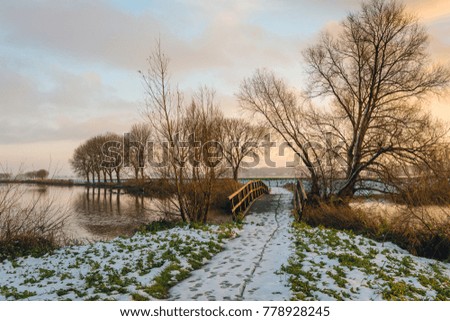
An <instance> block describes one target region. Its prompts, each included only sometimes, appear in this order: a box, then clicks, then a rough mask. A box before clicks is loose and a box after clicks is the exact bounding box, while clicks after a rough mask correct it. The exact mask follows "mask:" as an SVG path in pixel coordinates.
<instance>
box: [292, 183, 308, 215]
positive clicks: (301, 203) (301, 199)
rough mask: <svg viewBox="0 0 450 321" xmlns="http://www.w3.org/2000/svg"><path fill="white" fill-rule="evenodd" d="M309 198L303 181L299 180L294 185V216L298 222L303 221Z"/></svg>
mask: <svg viewBox="0 0 450 321" xmlns="http://www.w3.org/2000/svg"><path fill="white" fill-rule="evenodd" d="M307 200H308V197H307V195H306V191H305V187H304V186H303V183H302V181H301V180H299V179H297V181H296V182H295V185H294V215H295V219H296V220H297V221H300V220H301V219H302V215H303V209H304V208H305V204H306V201H307Z"/></svg>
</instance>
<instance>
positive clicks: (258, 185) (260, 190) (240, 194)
mask: <svg viewBox="0 0 450 321" xmlns="http://www.w3.org/2000/svg"><path fill="white" fill-rule="evenodd" d="M293 187H294V188H293V193H294V216H295V219H296V220H300V219H301V217H302V212H303V208H304V206H305V203H306V200H307V196H306V192H305V188H304V187H303V184H302V182H301V181H300V180H299V179H297V180H296V182H295V184H294V186H293ZM264 194H269V187H268V186H267V185H266V184H264V183H263V181H262V180H252V181H249V182H248V183H247V184H245V185H244V186H242V187H241V188H240V189H238V190H237V191H236V192H234V193H233V194H231V195H230V196H228V199H229V200H230V202H231V214H232V215H233V220H236V218H238V216H242V217H243V216H245V214H247V212H248V210H249V209H250V207H251V206H252V205H253V203H254V202H255V201H256V200H257V199H258V198H259V197H261V196H262V195H264Z"/></svg>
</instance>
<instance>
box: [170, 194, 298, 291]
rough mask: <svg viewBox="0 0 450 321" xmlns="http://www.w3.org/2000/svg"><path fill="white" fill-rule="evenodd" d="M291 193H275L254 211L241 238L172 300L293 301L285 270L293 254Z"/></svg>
mask: <svg viewBox="0 0 450 321" xmlns="http://www.w3.org/2000/svg"><path fill="white" fill-rule="evenodd" d="M291 209H292V194H291V193H290V192H288V191H287V190H285V189H282V188H275V187H274V188H272V192H271V194H270V195H265V196H264V197H263V198H261V199H259V200H258V201H257V202H256V203H255V204H254V205H253V207H252V208H251V209H250V212H249V214H248V215H247V216H246V218H245V224H244V227H243V229H242V231H241V232H240V236H239V237H237V238H236V239H233V240H231V241H229V242H228V243H227V244H226V246H225V249H224V251H223V252H221V253H219V254H217V255H216V256H214V257H213V258H212V260H211V261H210V262H209V263H208V264H206V265H205V266H204V267H202V268H201V269H200V270H196V271H194V272H193V273H192V275H191V276H190V277H189V278H187V279H186V280H184V281H182V282H181V283H179V284H177V285H176V286H175V287H173V288H172V289H171V291H170V299H171V300H289V299H290V298H291V296H292V295H291V291H290V287H289V282H288V275H287V274H284V273H283V272H281V271H280V269H281V266H282V265H283V264H286V262H287V260H288V258H289V257H290V256H291V254H292V253H293V246H292V239H293V236H292V235H291V233H290V230H291V224H292V215H291Z"/></svg>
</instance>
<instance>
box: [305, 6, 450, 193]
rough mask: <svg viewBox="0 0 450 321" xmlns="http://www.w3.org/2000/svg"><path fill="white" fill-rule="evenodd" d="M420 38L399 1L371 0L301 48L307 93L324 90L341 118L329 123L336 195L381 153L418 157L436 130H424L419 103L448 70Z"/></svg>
mask: <svg viewBox="0 0 450 321" xmlns="http://www.w3.org/2000/svg"><path fill="white" fill-rule="evenodd" d="M427 38H428V37H427V33H426V31H425V29H424V28H423V27H422V26H421V25H420V24H419V22H418V20H417V18H416V17H414V16H413V15H411V14H409V13H408V12H407V10H406V8H405V6H404V5H403V4H401V3H399V2H397V1H389V0H371V1H366V2H364V3H363V4H362V7H361V10H360V11H358V12H355V13H351V14H349V15H348V16H347V18H346V19H345V20H344V21H343V22H342V24H341V30H340V32H339V33H338V34H337V35H336V36H335V37H333V36H331V35H330V34H324V35H323V36H322V38H321V40H320V41H319V42H318V44H316V45H315V46H312V47H311V48H309V49H307V50H306V51H305V52H304V57H305V60H306V62H307V64H308V66H309V75H310V78H309V79H310V88H309V89H310V93H311V95H312V96H324V97H325V96H327V97H331V98H332V99H333V107H334V109H333V112H334V115H335V116H336V117H337V118H340V119H341V120H342V121H341V126H339V127H337V126H334V128H333V131H334V132H335V133H336V135H338V136H339V137H340V138H341V139H342V140H343V141H344V143H345V150H346V155H345V159H346V169H345V172H346V174H345V182H344V183H343V185H342V186H341V188H340V190H339V192H338V195H340V196H350V195H353V193H354V191H355V184H356V182H357V180H358V178H359V177H360V174H361V173H362V172H363V171H366V170H368V171H370V169H371V168H372V167H374V166H375V167H376V165H377V164H382V161H381V159H382V158H383V157H384V156H386V155H390V156H391V157H397V158H403V159H411V158H424V153H426V151H427V150H428V149H429V148H430V147H431V146H432V145H433V144H436V143H437V140H438V139H439V137H441V136H442V133H436V132H430V126H432V125H431V124H430V118H429V116H428V115H426V114H424V113H423V112H422V111H421V110H420V108H419V103H420V100H421V99H423V98H425V97H426V95H427V94H429V93H432V92H438V91H439V90H441V89H443V88H444V87H445V86H447V84H448V82H449V79H450V76H449V71H448V70H447V69H445V68H444V67H442V66H439V65H433V64H431V62H430V59H429V56H428V54H427ZM342 125H343V126H342ZM425 132H427V134H428V135H424V133H425Z"/></svg>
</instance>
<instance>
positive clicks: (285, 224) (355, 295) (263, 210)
mask: <svg viewBox="0 0 450 321" xmlns="http://www.w3.org/2000/svg"><path fill="white" fill-rule="evenodd" d="M291 210H292V194H291V193H290V192H289V191H287V190H285V189H283V188H277V187H273V188H272V189H271V194H270V195H266V196H264V197H263V198H261V199H259V200H258V201H257V202H256V203H255V204H254V206H253V207H252V208H251V210H250V212H249V214H248V215H247V216H246V218H245V220H244V224H243V227H242V229H241V230H237V229H232V230H230V229H229V228H228V230H226V232H227V233H226V234H228V235H233V234H236V233H238V234H239V235H238V236H237V237H234V238H232V239H229V240H222V236H223V235H224V234H223V230H222V228H223V227H218V226H207V227H205V228H202V229H194V228H189V227H187V226H186V227H176V228H173V229H170V230H166V231H160V232H156V233H138V234H136V235H134V236H132V237H131V238H116V239H114V240H111V241H108V242H97V243H94V244H91V245H82V246H71V247H66V248H62V249H60V250H58V251H56V252H54V253H53V254H49V255H46V256H44V257H41V258H32V257H27V258H21V259H17V260H15V261H4V262H1V263H0V300H92V299H98V300H130V299H133V298H140V299H147V300H154V299H157V298H166V299H169V300H291V299H295V300H336V299H337V300H384V299H406V300H435V299H443V300H448V299H450V290H449V289H450V264H448V263H442V262H438V261H435V260H429V259H425V258H420V257H415V256H413V255H411V254H409V253H408V252H406V251H404V250H402V249H400V248H399V247H398V246H396V245H394V244H392V243H388V242H386V243H379V242H375V241H372V240H370V239H367V238H365V237H362V236H357V235H353V234H352V233H350V232H345V231H336V230H332V229H325V228H320V227H319V228H312V227H309V226H307V225H306V224H298V223H295V224H292V223H293V218H292V215H291ZM194 261H197V262H196V263H195V262H194ZM193 262H194V263H195V266H196V268H199V269H198V270H194V265H193ZM202 264H203V266H201V265H202ZM164 271H165V272H167V271H169V272H170V273H169V279H170V280H169V281H170V282H172V284H171V286H172V285H174V286H173V287H172V288H171V289H170V291H169V292H168V293H166V294H167V295H166V296H163V297H158V295H156V294H155V292H152V291H150V290H151V287H152V285H154V284H155V282H157V281H156V280H157V279H158V278H159V279H161V276H162V275H163V274H164ZM189 273H190V275H189ZM166 275H167V273H166Z"/></svg>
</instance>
